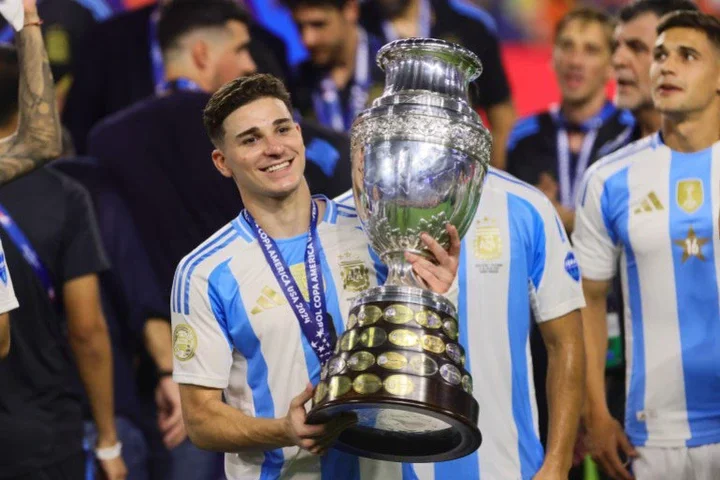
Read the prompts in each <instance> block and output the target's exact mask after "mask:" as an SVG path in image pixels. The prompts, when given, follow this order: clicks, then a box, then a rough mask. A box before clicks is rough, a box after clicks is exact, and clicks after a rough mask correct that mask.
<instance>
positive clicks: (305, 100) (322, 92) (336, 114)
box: [286, 0, 384, 131]
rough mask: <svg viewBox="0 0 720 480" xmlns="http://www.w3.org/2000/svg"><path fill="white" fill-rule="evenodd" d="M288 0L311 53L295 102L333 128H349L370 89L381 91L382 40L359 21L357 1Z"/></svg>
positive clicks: (301, 72) (305, 113)
mask: <svg viewBox="0 0 720 480" xmlns="http://www.w3.org/2000/svg"><path fill="white" fill-rule="evenodd" d="M286 3H287V4H288V5H289V7H290V9H291V11H292V14H293V17H294V19H295V22H296V23H297V25H298V28H299V30H300V33H301V36H302V42H303V44H304V45H305V47H306V48H307V49H308V51H309V52H310V58H309V59H308V60H306V61H305V62H303V63H302V64H300V66H299V67H298V74H297V76H296V78H295V81H294V84H295V93H294V95H293V100H294V102H295V107H296V108H297V109H298V110H299V111H300V112H301V113H302V115H303V116H305V117H311V118H315V119H317V121H319V122H320V123H321V124H323V125H325V126H326V127H328V128H332V129H333V130H338V131H349V130H350V127H351V126H352V122H353V120H354V119H355V117H356V116H357V114H358V113H360V112H361V111H362V110H363V109H365V107H366V106H367V103H368V100H369V97H370V95H371V93H370V92H371V91H374V92H378V89H379V91H380V92H381V91H382V88H383V78H384V75H383V72H382V71H381V70H380V69H379V68H378V67H377V65H376V63H375V57H376V55H377V52H378V50H379V49H380V47H381V46H382V44H381V42H380V39H379V38H377V37H376V36H374V35H370V34H368V33H367V32H366V31H365V29H364V28H362V27H361V26H360V25H359V24H358V17H359V6H358V2H357V0H287V2H286Z"/></svg>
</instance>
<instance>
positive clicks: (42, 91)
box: [0, 0, 62, 185]
mask: <svg viewBox="0 0 720 480" xmlns="http://www.w3.org/2000/svg"><path fill="white" fill-rule="evenodd" d="M23 4H24V8H25V25H28V24H31V23H33V22H37V21H38V20H39V17H38V13H37V8H36V7H35V0H23ZM17 48H18V62H19V68H20V86H19V89H20V91H19V110H20V118H19V124H18V129H17V132H15V133H14V134H13V135H11V136H10V137H7V138H5V139H2V140H1V141H0V185H2V184H5V183H7V182H9V181H10V180H13V179H14V178H16V177H18V176H20V175H22V174H25V173H28V172H30V171H31V170H34V169H35V168H37V167H39V166H40V165H42V164H43V163H45V162H47V161H48V160H51V159H53V158H55V157H57V156H59V155H60V153H61V151H62V133H61V126H60V117H59V115H58V111H57V106H56V104H55V89H54V86H53V78H52V73H51V71H50V61H49V60H48V56H47V52H46V51H45V45H44V44H43V38H42V33H41V31H40V27H39V26H37V25H28V26H26V27H24V28H23V29H22V30H21V31H20V32H19V33H18V35H17Z"/></svg>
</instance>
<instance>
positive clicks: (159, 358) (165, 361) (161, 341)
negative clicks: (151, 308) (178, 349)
mask: <svg viewBox="0 0 720 480" xmlns="http://www.w3.org/2000/svg"><path fill="white" fill-rule="evenodd" d="M143 336H144V337H145V348H146V349H147V351H148V353H149V354H150V356H151V357H152V359H153V361H154V362H155V367H156V368H157V369H158V370H161V371H166V372H172V369H173V356H172V332H171V330H170V323H168V322H167V321H166V320H163V319H162V318H151V319H149V320H148V321H147V322H145V328H144V330H143Z"/></svg>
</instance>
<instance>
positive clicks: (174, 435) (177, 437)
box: [163, 424, 187, 450]
mask: <svg viewBox="0 0 720 480" xmlns="http://www.w3.org/2000/svg"><path fill="white" fill-rule="evenodd" d="M186 437H187V433H186V432H185V428H184V426H183V425H182V424H178V425H174V426H173V427H172V428H171V429H170V430H168V431H167V432H166V433H165V434H164V435H163V443H164V444H165V446H166V447H167V448H168V450H172V449H173V448H175V447H177V446H178V445H180V444H181V443H182V442H183V441H184V440H185V438H186Z"/></svg>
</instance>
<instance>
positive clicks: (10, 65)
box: [0, 44, 20, 125]
mask: <svg viewBox="0 0 720 480" xmlns="http://www.w3.org/2000/svg"><path fill="white" fill-rule="evenodd" d="M19 85H20V67H19V66H18V55H17V49H16V48H15V47H13V46H12V45H9V44H0V125H5V124H7V122H9V121H10V119H11V118H12V116H13V115H15V113H17V111H18V97H19V93H18V88H19Z"/></svg>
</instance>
